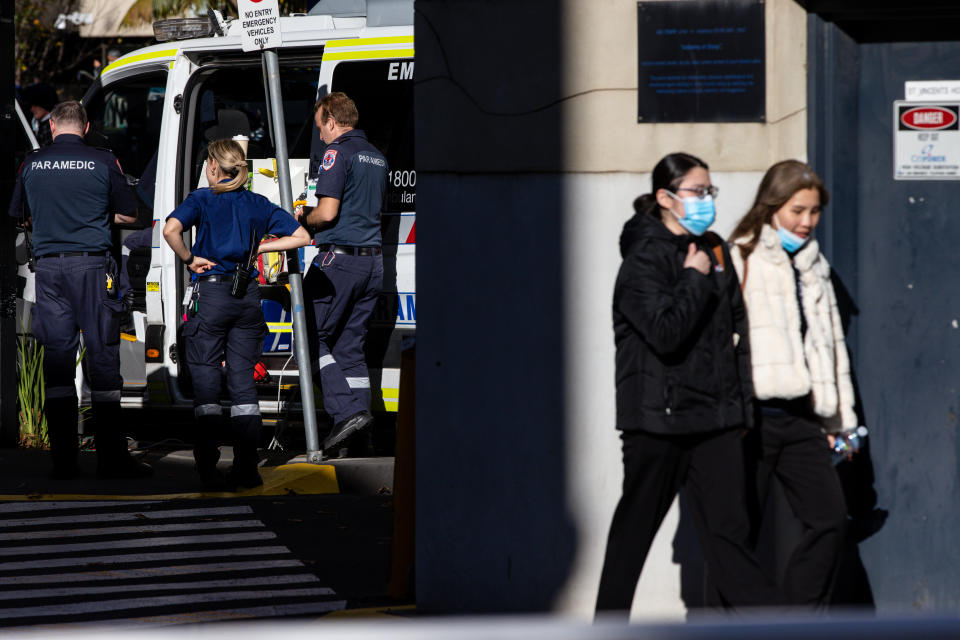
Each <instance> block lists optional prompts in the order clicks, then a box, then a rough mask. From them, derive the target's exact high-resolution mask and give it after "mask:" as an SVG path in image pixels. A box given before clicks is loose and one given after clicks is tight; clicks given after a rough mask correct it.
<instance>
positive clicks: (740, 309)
mask: <svg viewBox="0 0 960 640" xmlns="http://www.w3.org/2000/svg"><path fill="white" fill-rule="evenodd" d="M723 253H724V256H723V257H724V260H726V263H727V264H728V265H730V266H729V267H728V270H729V271H728V278H727V286H728V287H730V304H731V307H732V311H733V330H734V331H735V332H736V334H737V336H739V338H738V342H737V344H736V347H735V349H734V351H735V352H736V354H737V370H738V372H739V374H740V392H741V394H742V396H743V419H744V426H746V427H747V428H748V429H752V428H753V426H754V424H753V423H754V419H753V418H754V416H753V369H752V367H751V364H750V326H749V324H748V322H749V321H748V319H747V307H746V305H745V304H744V303H743V294H742V293H741V292H740V282H739V280H738V279H737V273H736V270H735V269H734V268H733V261H732V260H731V258H730V251H729V249H728V247H727V246H726V245H723Z"/></svg>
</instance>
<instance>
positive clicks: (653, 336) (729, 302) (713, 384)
mask: <svg viewBox="0 0 960 640" xmlns="http://www.w3.org/2000/svg"><path fill="white" fill-rule="evenodd" d="M716 194H717V189H716V188H715V187H714V186H713V185H712V184H711V183H710V173H709V171H708V169H707V165H706V164H705V163H704V162H703V161H702V160H700V159H698V158H695V157H694V156H691V155H688V154H685V153H674V154H670V155H668V156H666V157H665V158H663V159H662V160H661V161H660V162H659V163H658V164H657V166H656V167H655V168H654V170H653V190H652V192H651V193H649V194H646V195H644V196H641V197H640V198H638V199H637V200H636V202H634V208H635V209H636V215H634V216H633V218H631V219H630V220H629V221H628V222H627V223H626V225H625V226H624V228H623V233H622V234H621V236H620V253H621V254H622V255H623V263H622V265H621V267H620V272H619V274H618V276H617V282H616V286H615V289H614V295H613V325H614V334H615V340H616V346H617V355H616V381H617V428H618V429H619V430H620V431H621V432H622V433H621V439H622V440H623V465H624V478H623V495H622V497H621V498H620V502H619V504H618V505H617V510H616V513H615V514H614V517H613V523H612V524H611V526H610V535H609V538H608V542H607V552H606V557H605V560H604V565H603V572H602V575H601V579H600V589H599V592H598V595H597V611H598V612H608V611H619V612H621V613H622V612H626V611H628V610H629V609H630V604H631V602H632V601H633V594H634V591H635V589H636V585H637V580H638V578H639V577H640V572H641V569H642V568H643V564H644V561H645V559H646V557H647V553H648V552H649V550H650V544H651V543H652V542H653V538H654V535H655V534H656V532H657V529H658V528H659V527H660V523H661V522H662V521H663V517H664V515H665V514H666V513H667V510H668V509H669V508H670V505H671V504H672V503H673V499H674V497H675V496H676V495H677V492H678V491H679V490H680V488H681V487H684V488H685V490H686V496H687V497H688V499H689V502H690V504H691V505H692V509H691V511H692V519H693V521H694V523H695V525H696V527H697V529H698V533H699V537H700V542H701V547H702V549H703V553H704V557H705V559H706V561H707V565H708V567H709V573H710V575H711V577H712V578H713V579H714V581H715V583H716V585H717V587H718V591H719V594H720V597H721V600H722V602H723V604H724V605H726V606H728V607H741V606H757V605H762V604H771V603H774V602H775V601H777V599H778V597H777V594H776V591H775V588H774V587H773V584H772V582H771V581H770V580H768V579H767V578H766V577H765V576H764V575H763V573H762V571H761V569H760V566H759V564H758V563H757V561H756V559H755V558H754V556H753V554H752V553H751V552H750V551H749V549H748V538H749V529H750V527H749V518H748V515H747V509H746V495H745V483H744V470H743V467H742V466H741V465H742V464H743V446H742V442H741V433H742V429H743V427H745V426H749V423H750V419H751V418H752V405H751V402H752V389H751V385H750V365H749V352H748V346H747V345H748V343H747V340H746V339H743V340H741V339H740V337H741V336H744V337H745V331H746V326H745V314H744V309H743V303H742V301H741V298H740V288H739V286H738V283H737V279H736V276H735V274H734V271H733V269H731V268H726V269H725V268H724V266H723V265H724V264H726V265H727V267H729V265H730V255H729V253H728V251H727V248H726V246H725V245H724V243H723V242H722V241H720V239H719V238H718V237H717V236H716V235H715V234H709V233H705V232H706V229H707V227H709V226H710V224H711V223H712V222H713V218H714V209H713V197H714V196H716ZM714 248H717V249H718V250H719V252H720V255H722V256H723V261H722V262H721V261H719V260H718V259H717V257H716V254H715V253H714V250H713V249H714Z"/></svg>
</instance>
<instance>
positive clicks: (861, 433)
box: [832, 426, 868, 464]
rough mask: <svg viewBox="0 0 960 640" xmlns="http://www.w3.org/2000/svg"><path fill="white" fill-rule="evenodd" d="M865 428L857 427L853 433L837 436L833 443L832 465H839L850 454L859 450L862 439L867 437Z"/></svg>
mask: <svg viewBox="0 0 960 640" xmlns="http://www.w3.org/2000/svg"><path fill="white" fill-rule="evenodd" d="M867 433H868V431H867V428H866V427H864V426H859V427H857V428H856V429H854V430H853V431H848V432H846V433H841V434H837V436H836V439H835V440H834V441H833V451H832V456H833V464H840V463H841V462H843V461H844V460H846V459H847V457H848V456H849V455H851V454H854V453H856V452H857V451H859V450H860V447H861V446H862V445H863V439H864V438H866V436H867Z"/></svg>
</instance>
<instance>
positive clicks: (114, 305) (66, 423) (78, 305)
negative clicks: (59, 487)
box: [32, 254, 128, 470]
mask: <svg viewBox="0 0 960 640" xmlns="http://www.w3.org/2000/svg"><path fill="white" fill-rule="evenodd" d="M35 273H36V293H37V302H36V304H35V305H34V307H33V318H32V331H33V334H34V335H35V336H36V338H37V340H38V341H39V342H40V344H42V345H43V347H44V357H43V375H44V380H45V385H46V402H45V410H44V411H45V414H46V417H47V426H48V432H49V435H50V452H51V455H52V456H53V463H54V467H55V468H58V469H61V470H69V469H71V468H74V467H75V466H76V457H77V392H76V383H75V377H76V368H77V355H78V351H77V349H78V347H79V343H80V332H83V348H84V352H83V360H82V362H83V366H84V371H85V375H86V377H87V380H88V382H89V384H90V390H91V393H90V395H91V405H92V406H91V409H92V413H93V422H94V433H95V439H96V444H97V457H98V463H100V464H106V465H110V464H112V463H115V462H117V461H119V460H122V459H123V458H124V457H125V456H127V455H128V454H127V446H126V440H125V439H124V437H123V435H122V432H121V425H120V395H121V391H122V390H123V378H121V377H120V315H121V313H122V312H123V305H122V303H121V301H120V300H119V299H118V298H117V295H116V292H117V289H118V287H119V283H118V282H117V280H116V278H117V265H116V262H115V261H114V260H113V258H112V257H110V256H109V255H77V254H68V255H64V256H60V255H52V256H46V257H41V258H39V259H38V260H37V267H36V272H35ZM108 284H109V286H110V288H109V289H108Z"/></svg>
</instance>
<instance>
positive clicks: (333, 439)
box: [322, 411, 373, 453]
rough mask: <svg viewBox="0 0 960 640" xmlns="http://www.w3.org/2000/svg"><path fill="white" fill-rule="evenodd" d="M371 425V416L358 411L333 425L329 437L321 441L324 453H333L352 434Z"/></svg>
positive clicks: (365, 412) (367, 412)
mask: <svg viewBox="0 0 960 640" xmlns="http://www.w3.org/2000/svg"><path fill="white" fill-rule="evenodd" d="M371 424H373V416H372V415H370V412H369V411H358V412H356V413H355V414H353V415H352V416H350V417H349V418H346V419H345V420H341V421H340V422H338V423H337V424H335V425H333V429H332V430H331V431H330V435H328V436H327V437H326V439H325V440H324V441H323V445H322V446H323V450H324V452H327V451H330V452H331V453H332V452H333V451H335V450H336V449H337V448H338V446H339V445H340V444H341V443H343V442H344V441H345V440H346V439H347V438H349V437H350V436H352V435H353V434H355V433H357V432H359V431H362V430H364V429H366V428H367V427H369V426H370V425H371Z"/></svg>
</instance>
